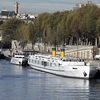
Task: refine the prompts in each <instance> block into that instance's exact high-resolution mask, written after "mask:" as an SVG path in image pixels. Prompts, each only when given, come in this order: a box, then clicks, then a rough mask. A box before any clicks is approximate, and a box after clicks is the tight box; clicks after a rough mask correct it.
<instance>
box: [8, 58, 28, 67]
mask: <svg viewBox="0 0 100 100" xmlns="http://www.w3.org/2000/svg"><path fill="white" fill-rule="evenodd" d="M10 63H11V64H15V65H20V66H26V65H28V61H27V60H26V59H24V58H15V57H12V58H11V61H10Z"/></svg>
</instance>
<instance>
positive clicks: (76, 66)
mask: <svg viewBox="0 0 100 100" xmlns="http://www.w3.org/2000/svg"><path fill="white" fill-rule="evenodd" d="M29 59H30V60H34V59H32V57H31V58H29ZM35 60H36V59H35ZM42 61H46V60H42ZM37 62H38V61H37ZM58 62H59V61H58ZM28 63H29V65H30V66H31V67H32V68H34V69H36V70H40V71H45V72H48V73H52V74H56V75H59V76H64V77H74V78H84V79H89V78H93V77H94V76H95V74H96V73H97V69H96V67H95V66H94V67H93V66H90V65H88V64H87V65H85V64H84V62H75V61H74V62H69V61H67V62H62V65H61V66H53V65H52V66H50V65H49V66H48V65H47V66H43V65H41V64H40V63H39V62H38V63H34V62H32V61H28ZM53 63H55V62H54V61H53ZM56 64H57V63H56Z"/></svg>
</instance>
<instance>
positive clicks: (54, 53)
mask: <svg viewBox="0 0 100 100" xmlns="http://www.w3.org/2000/svg"><path fill="white" fill-rule="evenodd" d="M55 56H56V48H52V57H55Z"/></svg>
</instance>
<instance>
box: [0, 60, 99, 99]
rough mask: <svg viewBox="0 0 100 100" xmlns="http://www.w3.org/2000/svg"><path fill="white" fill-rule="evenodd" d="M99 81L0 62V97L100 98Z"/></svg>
mask: <svg viewBox="0 0 100 100" xmlns="http://www.w3.org/2000/svg"><path fill="white" fill-rule="evenodd" d="M99 98H100V80H91V81H88V80H84V79H71V78H63V77H59V76H55V75H52V74H48V73H44V72H40V71H36V70H33V69H25V68H22V67H20V66H15V65H11V64H10V63H9V62H5V61H2V62H1V61H0V100H99Z"/></svg>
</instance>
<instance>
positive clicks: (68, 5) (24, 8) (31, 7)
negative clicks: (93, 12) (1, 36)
mask: <svg viewBox="0 0 100 100" xmlns="http://www.w3.org/2000/svg"><path fill="white" fill-rule="evenodd" d="M15 1H18V2H19V3H20V11H21V12H27V13H28V12H31V13H40V12H55V11H64V10H70V9H72V8H73V7H75V5H76V4H77V3H84V2H87V1H88V0H0V10H2V9H7V10H13V9H14V2H15ZM91 1H92V2H93V3H100V0H91Z"/></svg>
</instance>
